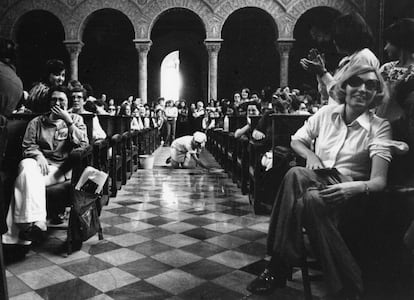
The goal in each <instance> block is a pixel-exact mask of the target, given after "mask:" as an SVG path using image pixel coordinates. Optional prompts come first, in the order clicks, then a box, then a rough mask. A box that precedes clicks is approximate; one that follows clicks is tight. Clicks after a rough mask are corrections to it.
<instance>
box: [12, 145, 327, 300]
mask: <svg viewBox="0 0 414 300" xmlns="http://www.w3.org/2000/svg"><path fill="white" fill-rule="evenodd" d="M167 151H168V148H160V149H158V150H157V152H156V162H160V161H165V160H164V158H165V157H166V156H168V152H167ZM204 159H206V160H207V161H210V162H211V164H213V165H214V164H215V162H214V161H213V159H212V158H211V155H209V154H208V153H206V156H205V157H204ZM268 219H269V218H268V217H267V216H256V215H254V214H253V212H252V209H251V207H250V205H249V202H248V197H247V196H243V195H241V192H240V189H239V188H237V186H236V185H235V184H234V183H233V182H232V181H231V180H230V179H229V178H228V176H227V175H226V174H225V173H223V172H219V171H217V170H216V172H210V173H209V172H206V171H204V170H200V169H195V170H171V169H168V168H166V167H165V166H163V165H162V163H158V164H157V163H156V167H155V168H154V169H153V170H139V171H138V172H136V173H135V174H134V175H133V176H132V178H131V179H130V180H129V181H128V183H127V185H125V186H124V187H123V188H122V190H121V191H119V193H118V196H117V197H116V198H112V199H111V200H110V204H109V206H107V207H105V208H104V211H103V212H102V215H101V222H102V225H103V227H104V240H103V241H99V240H98V239H97V237H94V238H92V239H91V240H89V241H88V242H86V243H85V244H84V245H83V247H82V250H81V251H78V252H76V253H73V254H72V255H70V256H69V257H64V256H59V255H56V254H54V249H56V247H57V246H59V245H60V244H61V243H62V242H63V241H64V240H65V238H66V235H65V233H64V232H59V231H56V232H54V233H52V234H51V237H50V238H49V239H48V241H47V243H45V244H44V245H42V246H41V247H38V248H35V249H33V250H32V251H31V252H30V253H29V254H28V256H27V258H26V259H25V260H24V261H23V262H20V263H15V264H12V265H9V266H8V268H7V277H8V287H9V294H10V297H11V299H13V300H17V299H59V300H61V299H96V300H97V299H100V300H105V299H171V300H172V299H174V300H179V299H191V300H195V299H205V300H207V299H226V300H231V299H274V297H275V296H276V295H277V296H279V297H278V299H303V293H302V291H301V288H302V284H301V278H300V276H299V274H300V272H297V273H296V274H295V275H294V280H293V281H291V282H289V283H288V287H287V288H285V289H282V290H279V291H277V292H275V294H274V295H271V296H268V297H257V296H253V295H249V293H248V292H247V291H246V290H245V287H246V285H247V284H248V282H250V281H251V280H252V279H254V278H255V276H256V275H257V274H258V273H260V272H261V271H262V270H263V267H264V265H265V264H266V261H265V259H264V258H265V243H266V233H267V228H268ZM313 290H314V293H316V295H318V293H319V294H320V293H321V291H322V290H323V288H322V289H321V288H320V287H319V286H315V287H314V288H313Z"/></svg>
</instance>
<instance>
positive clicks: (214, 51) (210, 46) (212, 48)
mask: <svg viewBox="0 0 414 300" xmlns="http://www.w3.org/2000/svg"><path fill="white" fill-rule="evenodd" d="M222 43H223V40H222V39H214V40H205V41H204V44H205V45H206V48H207V52H208V54H209V55H218V53H219V52H220V48H221V44H222Z"/></svg>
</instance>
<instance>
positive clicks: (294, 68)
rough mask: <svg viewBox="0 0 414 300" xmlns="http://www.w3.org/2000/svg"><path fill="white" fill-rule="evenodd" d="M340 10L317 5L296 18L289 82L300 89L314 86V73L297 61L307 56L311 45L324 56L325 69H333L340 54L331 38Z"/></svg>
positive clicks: (314, 87)
mask: <svg viewBox="0 0 414 300" xmlns="http://www.w3.org/2000/svg"><path fill="white" fill-rule="evenodd" d="M339 15H340V12H338V11H337V10H335V9H333V8H330V7H316V8H312V9H310V10H308V11H306V12H305V13H304V14H303V15H302V16H301V17H300V18H299V19H298V21H297V23H296V25H295V29H294V31H293V37H294V38H295V40H296V41H295V43H294V46H293V48H292V50H291V53H290V59H289V74H290V76H289V83H290V85H291V86H292V87H295V88H299V89H300V90H304V89H308V88H313V89H317V82H316V79H315V76H314V75H312V74H310V73H308V72H306V71H305V70H304V69H303V68H302V67H301V65H300V63H299V61H300V59H301V58H303V57H307V55H308V52H309V50H310V49H312V48H316V49H318V51H319V52H320V53H323V54H324V55H325V59H326V63H327V69H328V70H329V71H333V70H335V68H336V67H337V65H338V61H339V58H340V56H339V55H338V53H337V51H336V48H335V45H334V44H333V41H332V38H331V30H332V25H333V22H334V20H335V19H336V17H338V16H339Z"/></svg>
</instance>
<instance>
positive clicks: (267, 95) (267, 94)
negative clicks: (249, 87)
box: [261, 86, 273, 102]
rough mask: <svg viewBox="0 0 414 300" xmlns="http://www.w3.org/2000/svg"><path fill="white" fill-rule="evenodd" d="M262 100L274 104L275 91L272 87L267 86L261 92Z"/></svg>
mask: <svg viewBox="0 0 414 300" xmlns="http://www.w3.org/2000/svg"><path fill="white" fill-rule="evenodd" d="M261 94H262V95H261V96H262V100H263V101H264V102H272V96H273V89H272V88H271V87H270V86H265V87H264V88H263V89H262V92H261Z"/></svg>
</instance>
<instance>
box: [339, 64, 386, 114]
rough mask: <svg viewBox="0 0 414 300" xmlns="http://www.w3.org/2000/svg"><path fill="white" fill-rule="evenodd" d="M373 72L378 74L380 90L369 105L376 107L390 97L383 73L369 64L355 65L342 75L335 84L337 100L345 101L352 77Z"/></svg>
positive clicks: (341, 102)
mask: <svg viewBox="0 0 414 300" xmlns="http://www.w3.org/2000/svg"><path fill="white" fill-rule="evenodd" d="M371 72H372V73H374V74H375V75H376V77H377V79H378V81H379V83H380V86H379V90H378V91H377V93H376V95H375V96H374V99H373V101H372V102H371V104H370V105H369V109H371V108H374V107H376V106H378V105H380V104H381V103H382V102H384V100H385V99H387V98H388V97H389V94H388V88H387V86H386V85H385V82H384V79H383V78H382V75H381V74H380V73H379V70H378V69H377V68H374V67H372V66H369V65H354V66H352V67H350V68H349V69H348V70H346V71H345V72H344V74H343V75H342V76H341V78H340V79H339V81H338V82H337V83H336V84H335V88H334V92H335V96H336V100H337V101H338V102H339V103H340V104H343V103H345V98H346V85H347V84H348V80H349V79H350V78H351V77H353V76H358V75H362V74H366V73H371Z"/></svg>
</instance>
